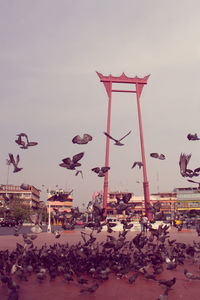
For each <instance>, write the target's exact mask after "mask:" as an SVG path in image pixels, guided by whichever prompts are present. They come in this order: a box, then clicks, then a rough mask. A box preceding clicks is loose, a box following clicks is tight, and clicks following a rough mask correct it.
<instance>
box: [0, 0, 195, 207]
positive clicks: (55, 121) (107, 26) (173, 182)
mask: <svg viewBox="0 0 200 300" xmlns="http://www.w3.org/2000/svg"><path fill="white" fill-rule="evenodd" d="M199 11H200V2H199V1H194V0H190V1H188V0H187V1H186V0H176V1H174V0H173V1H172V0H168V1H162V0H146V1H144V0H142V1H134V0H130V1H129V0H124V1H121V0H119V1H118V0H101V1H99V0H84V1H83V0H79V1H78V0H77V1H76V0H71V1H70V0H59V1H55V0H34V1H33V0H18V1H14V0H7V1H5V0H0V104H1V105H0V108H1V110H0V111H1V117H0V136H1V151H0V170H1V173H0V176H1V177H0V183H2V184H5V183H6V177H7V165H6V159H7V158H8V153H9V152H11V153H13V154H14V155H15V156H16V155H17V154H20V158H21V160H20V163H19V166H21V167H23V170H22V171H21V172H19V173H13V172H12V171H13V168H12V166H11V167H10V172H9V183H10V184H21V183H29V184H32V185H34V186H36V187H37V188H42V184H44V185H45V186H46V187H50V188H51V189H54V188H55V185H58V186H59V187H60V188H64V189H67V190H70V189H73V190H74V200H75V205H79V204H81V203H83V202H84V203H87V202H88V201H89V200H90V199H91V197H92V194H93V192H94V191H96V190H102V189H103V178H99V177H98V176H96V174H94V173H93V172H92V171H91V168H93V167H96V166H103V165H104V164H105V142H106V137H105V136H104V134H103V132H104V131H106V127H107V104H108V98H107V94H106V91H105V88H104V86H103V84H102V83H101V82H100V80H99V78H98V76H97V74H96V71H99V72H100V73H102V74H103V75H109V74H110V73H111V74H112V75H113V76H120V75H121V73H122V72H124V73H125V74H126V75H127V76H131V77H134V76H136V75H137V76H139V77H144V76H146V75H148V74H151V75H150V77H149V80H148V84H147V85H146V86H144V89H143V92H142V95H141V111H142V121H143V133H144V145H145V153H146V163H147V176H148V181H149V188H150V193H155V192H158V191H160V192H167V191H168V192H170V191H172V190H173V189H174V188H175V187H187V186H194V185H193V184H191V183H189V182H187V180H186V179H185V178H183V177H182V176H181V175H180V171H179V164H178V162H179V156H180V153H181V152H185V153H187V154H188V153H192V157H191V161H190V163H189V167H190V168H192V169H193V168H196V167H199V166H200V156H199V153H200V141H199V142H198V141H197V142H191V141H188V140H187V134H188V133H198V134H200V126H199V113H200V90H199V84H200V70H199V69H200V18H199ZM129 130H132V133H131V134H130V135H129V136H128V137H127V138H126V140H124V142H125V146H123V147H117V146H114V145H113V143H112V142H111V144H110V145H111V146H110V167H111V170H110V173H109V190H121V191H130V192H133V193H135V194H136V195H142V193H143V186H142V182H143V174H142V170H139V169H138V168H134V169H131V166H132V164H133V162H134V161H140V160H141V150H140V139H139V126H138V116H137V106H136V95H135V94H119V93H113V96H112V115H111V135H112V136H114V137H121V136H123V135H124V134H125V133H127V132H128V131H129ZM20 132H25V133H27V134H28V136H29V138H30V140H31V141H37V142H38V146H36V147H32V148H29V149H28V150H22V149H20V148H19V146H18V145H17V144H16V143H15V139H16V134H18V133H20ZM83 133H89V134H91V135H92V136H93V141H92V142H90V143H89V144H87V145H76V144H73V143H72V142H71V140H72V138H73V137H74V136H75V135H77V134H80V135H83ZM81 151H84V152H85V155H84V157H83V159H82V170H83V176H84V178H83V179H82V178H81V176H80V177H79V176H77V177H76V176H75V173H74V172H73V171H69V170H66V169H64V168H61V167H59V163H61V161H62V159H63V158H65V157H72V156H73V155H74V154H77V153H79V152H81ZM150 152H158V153H164V154H165V155H166V160H165V161H160V160H156V159H153V158H151V157H150V156H149V154H150ZM195 179H196V180H198V178H195ZM136 181H140V183H136ZM45 196H46V194H45V193H44V192H43V193H42V200H44V199H45Z"/></svg>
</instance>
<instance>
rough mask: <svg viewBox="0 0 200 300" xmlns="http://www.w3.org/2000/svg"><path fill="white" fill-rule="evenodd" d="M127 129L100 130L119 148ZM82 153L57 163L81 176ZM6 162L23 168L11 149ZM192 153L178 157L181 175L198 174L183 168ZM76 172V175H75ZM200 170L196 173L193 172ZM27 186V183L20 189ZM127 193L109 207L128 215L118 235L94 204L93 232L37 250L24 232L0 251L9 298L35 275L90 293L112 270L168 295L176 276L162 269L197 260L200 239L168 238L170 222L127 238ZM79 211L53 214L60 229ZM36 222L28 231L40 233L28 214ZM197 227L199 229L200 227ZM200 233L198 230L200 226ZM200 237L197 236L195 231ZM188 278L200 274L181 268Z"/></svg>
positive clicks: (24, 144)
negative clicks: (120, 132)
mask: <svg viewBox="0 0 200 300" xmlns="http://www.w3.org/2000/svg"><path fill="white" fill-rule="evenodd" d="M130 133H131V131H129V132H128V133H127V134H126V135H125V136H123V137H122V138H121V139H118V140H117V139H115V138H113V137H111V136H110V135H108V134H107V133H104V134H105V135H106V136H108V137H109V138H110V139H112V140H114V141H115V145H118V146H122V145H123V144H122V143H121V141H122V140H123V139H124V138H125V137H126V136H128V135H129V134H130ZM187 137H188V139H189V140H193V141H194V140H195V141H196V140H199V138H198V136H197V134H194V135H192V134H188V136H187ZM91 140H92V137H91V136H90V135H89V134H84V135H83V138H81V137H80V136H75V137H74V138H73V139H72V142H73V143H76V144H80V145H83V144H87V143H88V142H90V141H91ZM16 143H17V144H18V145H19V146H20V148H21V149H28V147H30V146H35V145H37V143H36V142H30V141H29V139H28V136H27V135H26V134H24V133H21V134H19V135H18V139H17V140H16ZM83 156H84V152H81V153H79V154H76V155H74V156H73V157H72V158H70V157H66V158H64V159H63V160H62V163H61V164H60V166H61V167H64V168H66V169H69V170H76V174H75V175H78V174H79V173H80V174H81V175H82V170H77V169H76V168H77V167H79V166H81V163H80V160H81V159H82V157H83ZM150 156H151V157H152V158H156V159H160V160H164V159H165V155H164V154H162V153H161V154H158V153H151V154H150ZM9 158H10V159H9V163H11V164H13V166H14V171H13V172H19V171H20V170H21V169H22V168H19V167H18V163H19V155H17V157H16V160H15V159H14V156H13V155H12V154H11V153H9ZM190 158H191V154H190V155H186V154H182V153H181V156H180V161H179V165H180V172H181V175H182V176H183V177H193V176H198V175H199V174H200V168H197V169H195V170H190V169H188V168H187V165H188V163H189V160H190ZM137 165H138V167H139V168H141V167H142V166H143V164H142V163H141V162H134V164H133V166H132V168H134V167H135V166H137ZM109 169H110V168H109V167H107V168H106V167H95V168H93V169H91V170H92V171H93V172H95V173H96V174H98V176H99V177H103V176H105V173H106V172H108V170H109ZM77 172H78V173H77ZM197 174H198V175H197ZM24 188H26V186H25V187H24ZM129 200H130V195H125V196H124V197H123V198H119V197H117V199H116V202H113V204H112V205H113V206H114V207H115V209H116V210H117V212H118V213H120V212H122V211H126V215H127V219H126V220H123V221H121V223H122V224H123V231H122V232H119V234H118V237H115V236H113V235H112V233H113V228H114V227H115V226H116V223H115V222H112V221H109V220H107V222H105V216H104V208H101V207H100V206H98V205H97V206H95V205H94V206H93V210H92V221H88V222H87V223H86V224H85V227H87V228H90V229H91V232H90V233H87V232H85V231H82V232H81V238H82V240H80V241H79V242H78V243H77V244H75V245H69V244H65V245H64V244H60V243H55V244H54V245H52V246H49V247H48V246H47V245H43V246H42V247H41V248H40V249H39V248H38V247H35V246H34V240H35V239H36V238H37V235H36V234H31V235H27V234H23V241H24V242H23V244H19V243H17V245H16V249H15V250H14V251H9V250H5V251H2V250H1V251H0V280H1V283H2V285H3V286H6V287H7V288H8V290H9V295H8V300H18V299H19V295H20V284H21V282H23V281H27V280H29V276H31V275H32V274H35V276H36V278H37V280H38V282H39V283H42V282H43V281H44V280H48V279H49V280H51V281H53V280H55V278H56V277H63V279H64V281H65V282H66V283H67V284H70V283H71V282H75V283H76V284H77V285H78V286H79V287H80V293H81V294H82V293H83V294H85V293H86V294H93V293H95V291H96V290H97V289H98V288H99V286H100V285H101V284H102V283H103V282H104V281H106V280H108V279H109V276H110V275H111V274H114V275H115V276H116V277H117V278H123V279H125V280H127V283H128V284H131V285H133V284H134V285H135V284H137V282H136V281H137V278H138V277H142V278H144V279H145V280H154V281H155V282H157V283H158V286H161V287H164V291H163V293H162V294H160V295H158V298H157V299H158V300H164V299H167V297H168V294H169V293H170V291H171V290H172V289H173V287H174V285H175V284H176V281H177V279H178V278H176V277H175V276H174V273H173V272H172V278H171V279H170V280H165V279H163V276H162V274H163V271H164V270H169V271H170V270H176V268H179V266H182V265H184V263H185V261H187V260H188V259H189V260H192V261H194V262H195V261H196V262H197V261H199V259H200V255H199V253H200V243H197V242H195V241H193V245H191V244H188V245H187V244H186V243H180V242H177V241H176V240H170V238H169V231H168V229H169V226H167V225H165V226H164V225H160V226H159V228H158V229H154V228H153V227H152V225H151V222H150V224H149V225H148V231H149V232H148V234H146V233H144V232H141V233H138V234H137V235H136V236H135V237H134V238H132V239H127V236H128V233H129V230H130V229H131V228H132V226H133V224H132V223H130V221H131V218H132V214H133V210H132V208H133V204H131V203H129ZM156 205H157V204H155V205H154V206H151V207H149V209H150V210H151V212H153V213H154V214H159V213H160V206H159V205H158V207H157V206H156ZM80 215H81V213H80V212H79V209H78V208H72V211H71V215H68V216H67V215H60V213H59V211H58V210H57V211H56V210H55V218H56V217H57V218H59V219H60V218H63V220H62V224H63V226H62V227H63V229H71V228H74V226H75V224H76V221H77V219H78V218H79V217H80ZM31 221H32V222H33V223H34V226H33V227H32V229H31V231H32V232H33V233H39V232H41V231H42V229H41V215H37V214H35V215H33V216H31ZM20 226H21V225H19V226H16V227H15V233H14V235H15V236H19V231H20V228H21V227H20ZM103 226H107V237H106V240H105V241H103V242H98V239H97V236H96V235H95V232H96V233H100V232H101V231H102V228H103ZM199 229H200V228H199ZM199 233H200V230H199ZM53 234H54V235H55V238H56V239H58V238H59V237H60V236H61V232H60V231H59V230H56V231H54V232H53ZM198 235H199V234H198ZM184 276H185V279H186V280H190V281H192V280H200V276H197V275H195V274H192V273H191V272H190V271H188V270H187V269H184Z"/></svg>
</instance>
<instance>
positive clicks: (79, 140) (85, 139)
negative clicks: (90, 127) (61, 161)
mask: <svg viewBox="0 0 200 300" xmlns="http://www.w3.org/2000/svg"><path fill="white" fill-rule="evenodd" d="M91 140H92V136H91V135H89V134H87V133H84V135H83V138H81V137H80V135H76V136H75V137H74V138H73V139H72V143H74V144H79V145H82V144H87V143H88V142H90V141H91Z"/></svg>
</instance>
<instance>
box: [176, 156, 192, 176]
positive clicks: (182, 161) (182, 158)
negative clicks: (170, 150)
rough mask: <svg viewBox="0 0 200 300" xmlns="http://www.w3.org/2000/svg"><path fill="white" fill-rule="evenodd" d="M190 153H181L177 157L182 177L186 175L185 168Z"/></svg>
mask: <svg viewBox="0 0 200 300" xmlns="http://www.w3.org/2000/svg"><path fill="white" fill-rule="evenodd" d="M191 156H192V154H191V153H190V154H185V153H181V155H180V159H179V166H180V173H181V175H182V176H183V177H185V176H186V170H187V165H188V163H189V161H190V158H191Z"/></svg>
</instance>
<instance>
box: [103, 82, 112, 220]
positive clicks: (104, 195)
mask: <svg viewBox="0 0 200 300" xmlns="http://www.w3.org/2000/svg"><path fill="white" fill-rule="evenodd" d="M111 98H112V82H111V81H110V82H109V87H108V116H107V133H108V134H110V121H111ZM109 146H110V139H109V137H106V157H105V167H109ZM107 198H108V172H106V174H105V177H104V192H103V208H104V209H105V211H104V215H105V216H107Z"/></svg>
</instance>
